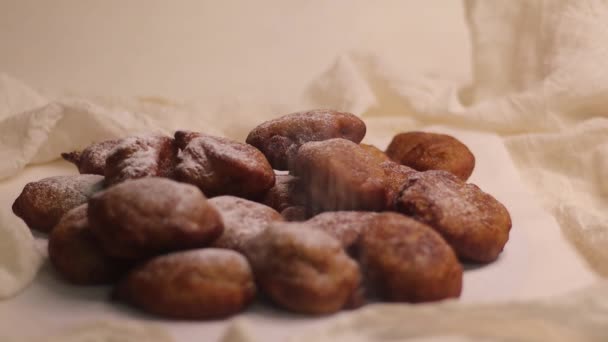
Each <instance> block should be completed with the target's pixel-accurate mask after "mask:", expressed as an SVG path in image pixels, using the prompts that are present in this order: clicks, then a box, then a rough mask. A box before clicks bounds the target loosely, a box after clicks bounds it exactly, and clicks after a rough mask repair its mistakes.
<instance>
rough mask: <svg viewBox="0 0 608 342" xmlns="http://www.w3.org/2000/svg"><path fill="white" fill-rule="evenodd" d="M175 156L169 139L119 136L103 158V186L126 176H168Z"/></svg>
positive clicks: (174, 147)
mask: <svg viewBox="0 0 608 342" xmlns="http://www.w3.org/2000/svg"><path fill="white" fill-rule="evenodd" d="M176 158H177V146H176V144H175V142H174V141H173V138H171V137H167V136H165V135H161V134H148V135H141V136H136V137H129V138H125V139H122V140H121V141H120V143H119V144H118V145H117V146H116V147H115V148H114V149H113V150H112V151H111V152H110V153H109V155H108V157H107V158H106V169H105V176H106V180H105V185H106V186H111V185H114V184H118V183H120V182H124V181H125V180H127V179H137V178H144V177H169V176H171V174H172V172H173V168H174V167H175V163H176Z"/></svg>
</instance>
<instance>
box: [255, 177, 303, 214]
mask: <svg viewBox="0 0 608 342" xmlns="http://www.w3.org/2000/svg"><path fill="white" fill-rule="evenodd" d="M275 177H276V181H275V183H274V186H273V187H272V188H270V189H269V190H268V191H267V192H266V194H265V195H264V198H263V199H262V201H261V203H263V204H265V205H267V206H269V207H271V208H274V209H275V210H276V211H279V212H281V211H283V210H285V209H287V208H288V207H293V206H299V205H304V204H305V203H306V199H305V196H304V188H303V187H302V184H301V182H300V180H299V179H298V178H296V177H294V176H291V175H276V176H275Z"/></svg>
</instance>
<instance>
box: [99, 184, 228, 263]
mask: <svg viewBox="0 0 608 342" xmlns="http://www.w3.org/2000/svg"><path fill="white" fill-rule="evenodd" d="M88 213H89V222H90V225H91V230H92V231H93V233H94V235H95V237H97V239H98V240H99V242H100V244H101V246H102V247H103V250H104V251H105V252H106V253H107V254H108V255H110V256H113V257H117V258H124V259H140V258H143V257H148V256H152V255H156V254H160V253H164V252H168V251H174V250H180V249H188V248H198V247H205V246H208V245H209V244H211V242H213V241H214V240H215V239H216V238H217V237H218V236H220V235H221V234H222V231H223V224H222V219H221V217H220V214H219V213H218V212H217V210H216V209H215V208H214V207H213V206H211V205H210V204H209V202H207V199H206V198H205V196H204V195H203V193H202V192H201V191H200V190H199V189H198V188H197V187H195V186H192V185H189V184H183V183H178V182H175V181H172V180H170V179H166V178H158V177H146V178H140V179H136V180H129V181H126V182H123V183H120V184H118V185H115V186H113V187H111V188H109V189H107V190H105V191H103V192H100V193H98V194H96V195H95V196H93V197H92V198H91V199H90V200H89V211H88Z"/></svg>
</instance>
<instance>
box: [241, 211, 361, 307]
mask: <svg viewBox="0 0 608 342" xmlns="http://www.w3.org/2000/svg"><path fill="white" fill-rule="evenodd" d="M299 225H301V224H300V223H273V224H272V225H271V226H270V227H269V228H268V229H266V230H265V231H264V232H263V233H262V234H260V235H258V236H256V237H255V238H254V239H252V240H251V241H250V242H249V243H248V244H247V245H246V246H245V255H246V256H247V258H248V259H249V261H250V262H251V267H252V268H253V272H254V274H255V276H256V281H257V284H258V286H259V287H260V289H261V290H262V291H263V292H264V293H265V294H266V295H267V296H268V297H269V298H270V299H271V300H272V301H273V302H275V303H276V304H277V305H279V306H281V307H284V308H286V309H288V310H291V311H294V312H300V313H306V314H327V313H332V312H336V311H338V310H340V309H342V308H343V307H345V305H347V303H349V302H350V300H351V298H352V297H353V292H354V291H355V290H356V289H357V288H358V285H359V283H360V279H361V275H360V271H359V266H358V265H357V263H356V262H355V261H353V260H352V259H351V258H349V257H348V256H347V255H346V253H345V252H344V250H343V248H342V245H341V244H340V242H339V241H338V240H336V239H334V238H332V237H331V236H329V235H328V234H326V233H325V232H323V231H321V230H317V229H307V227H301V226H299Z"/></svg>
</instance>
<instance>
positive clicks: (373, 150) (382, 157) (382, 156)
mask: <svg viewBox="0 0 608 342" xmlns="http://www.w3.org/2000/svg"><path fill="white" fill-rule="evenodd" d="M359 146H361V148H363V149H364V150H366V151H367V152H369V153H370V154H371V155H373V156H374V157H375V158H376V160H377V161H378V163H383V162H386V161H389V160H391V158H389V157H388V156H387V155H386V153H384V152H382V150H381V149H379V148H377V147H376V146H374V145H368V144H359Z"/></svg>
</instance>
